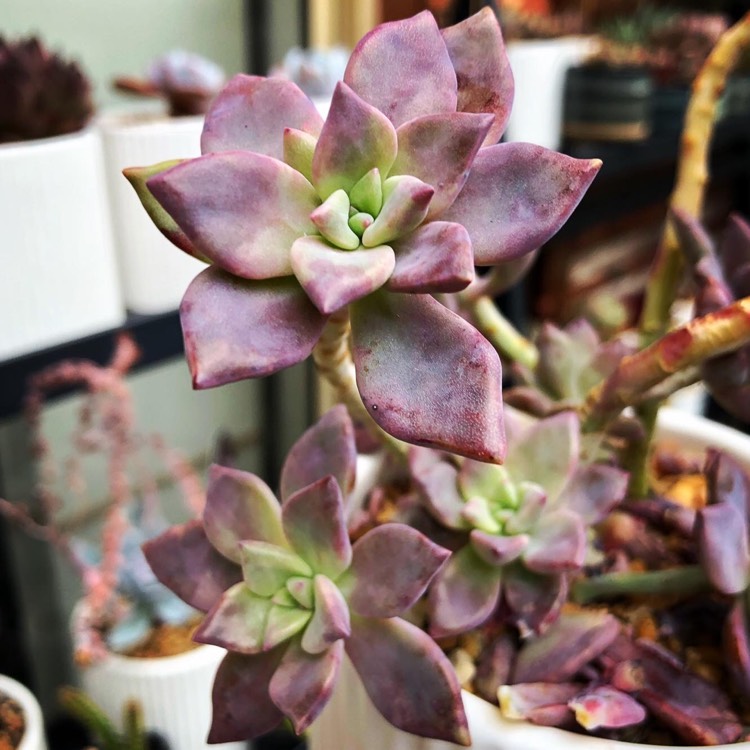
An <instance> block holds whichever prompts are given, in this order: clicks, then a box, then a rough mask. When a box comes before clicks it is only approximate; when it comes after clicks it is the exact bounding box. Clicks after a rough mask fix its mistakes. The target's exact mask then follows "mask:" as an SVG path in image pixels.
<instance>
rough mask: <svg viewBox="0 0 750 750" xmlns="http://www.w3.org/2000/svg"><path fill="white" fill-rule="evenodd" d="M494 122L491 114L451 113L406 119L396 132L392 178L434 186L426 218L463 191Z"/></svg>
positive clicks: (444, 207) (440, 210) (437, 214)
mask: <svg viewBox="0 0 750 750" xmlns="http://www.w3.org/2000/svg"><path fill="white" fill-rule="evenodd" d="M492 121H493V117H492V115H481V114H467V113H460V112H452V113H449V114H440V115H428V116H426V117H418V118H417V119H414V120H409V121H408V122H405V123H404V124H403V125H402V126H401V127H400V128H398V130H397V131H396V134H397V136H398V155H397V156H396V161H395V162H394V163H393V166H392V167H391V171H390V174H389V175H388V176H389V178H390V177H393V176H394V175H412V176H414V177H418V178H419V179H420V180H422V182H426V183H427V184H428V185H430V186H431V187H432V188H434V190H435V195H434V196H433V198H432V201H431V202H430V207H429V211H428V214H427V217H428V218H434V217H435V216H439V215H440V213H441V212H442V211H444V210H445V209H446V208H448V206H450V205H451V203H453V201H454V200H455V199H456V196H457V195H458V194H459V193H460V192H461V189H462V188H463V186H464V184H465V182H466V179H467V177H468V176H469V171H470V169H471V165H472V162H473V161H474V157H475V156H476V155H477V151H479V147H480V146H481V145H482V141H483V140H484V138H485V136H486V135H487V132H488V131H489V129H490V126H491V125H492Z"/></svg>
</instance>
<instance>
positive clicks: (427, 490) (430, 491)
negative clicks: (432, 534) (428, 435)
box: [409, 446, 468, 529]
mask: <svg viewBox="0 0 750 750" xmlns="http://www.w3.org/2000/svg"><path fill="white" fill-rule="evenodd" d="M409 469H410V471H411V474H412V478H413V479H414V482H415V483H416V485H417V487H418V489H419V491H420V494H421V495H422V497H423V499H424V501H425V503H426V504H427V507H428V509H429V511H430V513H431V514H432V515H433V516H434V517H435V518H436V519H437V520H438V521H440V523H442V524H443V525H444V526H447V527H448V528H449V529H466V528H467V527H468V525H467V523H466V521H465V520H464V518H463V516H462V515H461V511H462V510H463V507H464V499H463V498H462V497H461V495H460V493H459V491H458V485H457V481H458V469H457V468H456V467H455V466H454V465H453V464H451V463H449V462H448V461H445V460H443V458H442V457H441V455H440V453H438V452H437V451H433V450H430V449H429V448H419V447H417V446H414V447H413V448H411V449H410V450H409Z"/></svg>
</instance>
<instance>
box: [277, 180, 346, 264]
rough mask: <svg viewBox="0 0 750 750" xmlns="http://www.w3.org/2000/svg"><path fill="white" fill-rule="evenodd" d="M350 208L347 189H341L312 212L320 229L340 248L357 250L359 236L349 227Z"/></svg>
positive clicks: (313, 219)
mask: <svg viewBox="0 0 750 750" xmlns="http://www.w3.org/2000/svg"><path fill="white" fill-rule="evenodd" d="M350 208H351V204H350V203H349V196H348V195H347V194H346V191H345V190H340V189H339V190H336V191H334V192H333V193H331V194H330V195H329V196H328V197H327V198H326V199H325V200H324V201H323V203H322V204H321V205H320V206H318V207H317V208H316V209H315V210H314V211H313V212H312V213H311V214H310V218H311V219H312V222H313V224H315V226H316V227H317V228H318V231H319V232H320V233H321V234H322V235H323V237H325V238H326V239H327V240H328V241H329V242H330V243H331V244H332V245H333V246H334V247H337V248H338V249H339V250H356V249H357V248H358V247H359V236H358V235H356V234H355V233H354V232H353V231H352V230H351V229H350V228H349V209H350ZM292 263H294V261H292Z"/></svg>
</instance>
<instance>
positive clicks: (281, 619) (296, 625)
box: [263, 604, 313, 651]
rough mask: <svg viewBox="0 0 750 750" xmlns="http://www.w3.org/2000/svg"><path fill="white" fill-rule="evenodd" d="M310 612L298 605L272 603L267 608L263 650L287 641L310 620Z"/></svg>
mask: <svg viewBox="0 0 750 750" xmlns="http://www.w3.org/2000/svg"><path fill="white" fill-rule="evenodd" d="M312 614H313V613H312V612H310V611H309V610H306V609H300V608H299V607H284V606H281V605H277V604H274V605H272V606H271V608H270V609H269V610H268V616H267V617H266V627H265V630H264V632H263V650H264V651H269V650H270V649H272V648H274V647H275V646H278V645H279V644H280V643H284V641H288V640H289V639H290V638H292V637H293V636H295V635H297V633H299V632H300V630H302V628H304V627H305V625H307V623H308V622H310V619H311V618H312Z"/></svg>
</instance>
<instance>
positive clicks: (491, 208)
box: [440, 143, 601, 266]
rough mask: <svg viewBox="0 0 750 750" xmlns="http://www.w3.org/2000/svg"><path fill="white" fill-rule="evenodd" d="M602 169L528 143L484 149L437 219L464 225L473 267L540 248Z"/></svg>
mask: <svg viewBox="0 0 750 750" xmlns="http://www.w3.org/2000/svg"><path fill="white" fill-rule="evenodd" d="M600 167H601V162H600V161H599V160H598V159H573V158H571V157H569V156H565V155H563V154H558V153H556V152H554V151H549V150H547V149H545V148H542V147H541V146H535V145H532V144H530V143H502V144H499V145H497V146H488V147H486V148H483V149H481V150H480V151H479V153H478V154H477V157H476V159H474V164H473V165H472V168H471V173H470V174H469V179H468V180H467V181H466V185H464V189H463V190H462V191H461V193H460V194H459V196H458V198H456V200H455V201H454V203H453V205H451V206H450V207H449V208H448V209H447V210H446V211H445V212H443V214H441V216H440V218H441V219H442V220H443V221H455V222H457V223H458V224H463V225H464V226H465V227H466V229H467V230H468V232H469V236H470V237H471V244H472V247H473V248H474V261H475V263H476V264H477V265H478V266H489V265H494V264H495V263H498V262H500V261H505V260H513V259H515V258H519V257H520V256H522V255H525V254H526V253H529V252H531V251H532V250H536V249H537V248H539V247H541V246H542V245H543V244H544V243H545V242H546V241H547V240H548V239H550V237H552V236H553V235H554V234H555V233H556V232H557V231H558V230H559V229H560V227H562V225H563V224H564V223H565V222H566V221H567V220H568V218H569V216H570V215H571V214H572V213H573V210H574V209H575V207H576V206H577V205H578V203H579V201H580V200H581V198H583V195H584V194H585V192H586V190H587V189H588V187H589V185H590V184H591V182H592V181H593V179H594V177H595V176H596V174H597V172H598V171H599V169H600Z"/></svg>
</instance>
